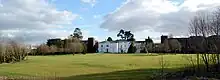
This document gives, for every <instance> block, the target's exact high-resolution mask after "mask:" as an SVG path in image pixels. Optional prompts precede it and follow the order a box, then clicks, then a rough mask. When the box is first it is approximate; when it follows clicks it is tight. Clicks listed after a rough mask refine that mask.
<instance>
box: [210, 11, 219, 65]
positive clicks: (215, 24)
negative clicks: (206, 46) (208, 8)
mask: <svg viewBox="0 0 220 80" xmlns="http://www.w3.org/2000/svg"><path fill="white" fill-rule="evenodd" d="M211 18H212V19H211V32H212V33H213V34H214V35H216V36H217V39H218V37H219V33H220V8H216V10H215V11H213V13H212V17H211ZM214 43H215V45H217V44H216V43H217V40H216V38H214ZM217 48H219V47H217ZM216 52H217V55H216V59H217V64H218V65H220V55H219V51H218V50H217V51H216ZM218 67H219V66H218Z"/></svg>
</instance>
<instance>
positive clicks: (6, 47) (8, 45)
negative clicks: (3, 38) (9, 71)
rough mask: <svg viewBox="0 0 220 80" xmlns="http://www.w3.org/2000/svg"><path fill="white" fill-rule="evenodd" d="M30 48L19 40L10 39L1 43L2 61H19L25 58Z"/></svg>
mask: <svg viewBox="0 0 220 80" xmlns="http://www.w3.org/2000/svg"><path fill="white" fill-rule="evenodd" d="M28 53H29V49H28V48H27V47H26V46H25V45H23V44H18V43H17V42H14V41H10V42H4V43H1V44H0V63H10V62H19V61H21V60H25V58H26V56H27V55H28Z"/></svg>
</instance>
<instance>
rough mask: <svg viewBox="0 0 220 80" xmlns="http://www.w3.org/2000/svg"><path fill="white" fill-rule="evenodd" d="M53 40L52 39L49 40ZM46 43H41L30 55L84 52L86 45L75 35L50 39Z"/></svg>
mask: <svg viewBox="0 0 220 80" xmlns="http://www.w3.org/2000/svg"><path fill="white" fill-rule="evenodd" d="M51 40H53V41H51ZM51 40H48V42H47V44H41V45H40V46H38V47H37V49H35V50H33V52H32V54H30V55H63V54H77V53H82V54H86V52H87V46H86V44H85V43H84V42H81V41H80V40H79V39H78V38H76V37H71V38H68V39H64V40H61V39H51Z"/></svg>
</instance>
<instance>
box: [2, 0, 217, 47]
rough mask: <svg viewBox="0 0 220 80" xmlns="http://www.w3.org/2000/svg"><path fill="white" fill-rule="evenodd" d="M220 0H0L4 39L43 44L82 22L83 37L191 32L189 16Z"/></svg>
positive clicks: (65, 34)
mask: <svg viewBox="0 0 220 80" xmlns="http://www.w3.org/2000/svg"><path fill="white" fill-rule="evenodd" d="M219 5H220V0H0V39H12V40H17V41H20V42H24V43H27V44H42V43H45V42H46V40H47V39H51V38H62V39H63V38H67V37H68V36H69V35H70V34H72V33H73V31H74V29H75V28H80V29H81V30H82V33H83V39H85V40H86V39H87V38H88V37H94V38H95V39H96V40H98V41H104V40H106V39H107V38H108V37H112V38H113V40H116V39H119V38H118V37H117V36H116V35H117V33H118V31H119V30H120V29H124V30H130V31H131V32H132V33H133V34H134V36H135V39H136V40H144V39H145V38H147V37H148V36H150V37H151V38H152V39H153V40H154V41H155V42H159V41H160V36H161V35H168V34H172V35H174V36H175V37H185V36H188V27H189V21H190V19H191V18H192V17H193V16H194V15H195V14H196V13H197V12H199V11H206V10H207V11H208V10H212V9H213V8H215V7H218V6H219Z"/></svg>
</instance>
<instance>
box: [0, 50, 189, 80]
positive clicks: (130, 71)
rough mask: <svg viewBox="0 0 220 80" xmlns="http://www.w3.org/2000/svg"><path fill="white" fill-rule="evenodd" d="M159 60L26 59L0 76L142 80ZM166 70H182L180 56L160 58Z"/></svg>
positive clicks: (96, 57)
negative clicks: (162, 59) (180, 68)
mask: <svg viewBox="0 0 220 80" xmlns="http://www.w3.org/2000/svg"><path fill="white" fill-rule="evenodd" d="M160 59H161V55H159V56H149V55H145V54H86V55H74V56H73V55H62V56H29V57H28V60H26V61H22V62H19V63H14V64H0V75H1V76H38V77H42V76H58V77H65V78H64V79H69V80H72V79H74V80H88V79H95V80H97V79H135V78H138V79H144V78H146V77H147V76H150V75H153V74H156V73H157V72H156V71H159V68H160V67H161V65H160V63H159V61H160ZM164 60H165V61H166V66H167V68H178V67H183V66H185V64H189V62H188V61H187V60H186V59H184V58H183V55H164Z"/></svg>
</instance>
